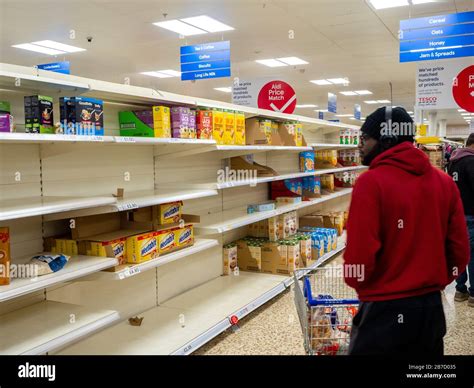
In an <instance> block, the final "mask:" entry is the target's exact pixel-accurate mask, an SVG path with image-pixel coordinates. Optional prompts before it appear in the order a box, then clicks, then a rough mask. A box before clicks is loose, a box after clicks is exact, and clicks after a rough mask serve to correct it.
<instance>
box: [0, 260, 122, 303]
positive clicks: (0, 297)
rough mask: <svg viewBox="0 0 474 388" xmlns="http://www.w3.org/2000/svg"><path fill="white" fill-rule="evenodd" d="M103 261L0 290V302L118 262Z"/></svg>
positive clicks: (83, 275)
mask: <svg viewBox="0 0 474 388" xmlns="http://www.w3.org/2000/svg"><path fill="white" fill-rule="evenodd" d="M103 259H104V261H103V262H102V263H97V264H94V265H91V266H89V267H87V268H82V269H78V270H76V271H74V272H69V273H68V272H66V273H61V271H59V272H58V273H57V274H51V275H46V276H50V277H49V278H48V279H42V277H41V276H39V277H38V279H37V280H35V281H31V283H29V284H25V285H24V286H21V287H18V288H13V289H11V290H8V291H2V289H1V288H0V302H4V301H6V300H9V299H13V298H17V297H19V296H22V295H26V294H29V293H32V292H34V291H38V290H41V289H43V288H47V287H51V286H53V285H55V284H58V283H62V282H67V281H70V280H74V279H77V278H81V277H85V276H87V275H90V274H92V273H95V272H98V271H101V270H103V269H107V268H110V267H113V266H115V265H117V264H118V260H117V259H115V258H108V257H104V258H103ZM66 268H67V265H66ZM12 285H14V283H12Z"/></svg>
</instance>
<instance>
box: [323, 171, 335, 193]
mask: <svg viewBox="0 0 474 388" xmlns="http://www.w3.org/2000/svg"><path fill="white" fill-rule="evenodd" d="M321 188H322V189H324V190H327V191H330V192H334V188H335V185H334V174H324V175H321Z"/></svg>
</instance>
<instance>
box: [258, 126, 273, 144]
mask: <svg viewBox="0 0 474 388" xmlns="http://www.w3.org/2000/svg"><path fill="white" fill-rule="evenodd" d="M272 128H273V126H272V122H271V120H261V121H260V131H262V132H263V133H264V134H265V137H266V138H267V144H272Z"/></svg>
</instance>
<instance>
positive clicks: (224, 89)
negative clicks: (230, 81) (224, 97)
mask: <svg viewBox="0 0 474 388" xmlns="http://www.w3.org/2000/svg"><path fill="white" fill-rule="evenodd" d="M214 90H217V91H219V92H224V93H232V88H231V87H230V86H228V87H223V88H214Z"/></svg>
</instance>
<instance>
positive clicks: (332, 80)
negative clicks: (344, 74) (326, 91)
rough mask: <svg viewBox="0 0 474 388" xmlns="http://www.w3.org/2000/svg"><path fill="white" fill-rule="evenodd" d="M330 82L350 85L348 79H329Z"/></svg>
mask: <svg viewBox="0 0 474 388" xmlns="http://www.w3.org/2000/svg"><path fill="white" fill-rule="evenodd" d="M328 81H329V82H331V83H332V84H335V85H347V84H349V83H350V82H349V80H348V79H347V78H328Z"/></svg>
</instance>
